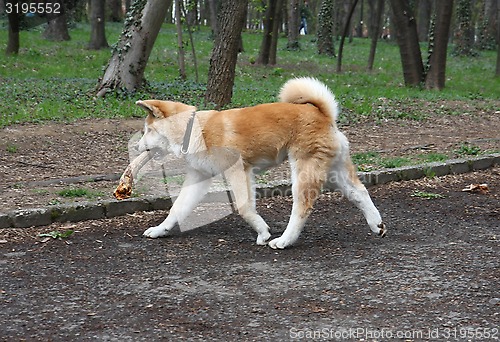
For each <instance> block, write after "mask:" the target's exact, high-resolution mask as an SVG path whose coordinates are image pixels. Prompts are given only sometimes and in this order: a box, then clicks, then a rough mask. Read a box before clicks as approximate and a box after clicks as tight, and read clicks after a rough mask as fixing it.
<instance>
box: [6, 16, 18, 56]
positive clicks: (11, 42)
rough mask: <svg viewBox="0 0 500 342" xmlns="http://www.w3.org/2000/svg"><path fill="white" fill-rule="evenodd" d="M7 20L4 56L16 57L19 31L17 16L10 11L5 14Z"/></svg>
mask: <svg viewBox="0 0 500 342" xmlns="http://www.w3.org/2000/svg"><path fill="white" fill-rule="evenodd" d="M7 16H8V19H9V38H8V41H7V49H6V50H5V54H6V55H17V54H18V53H19V29H20V20H19V15H18V14H17V13H16V12H15V11H12V12H10V13H9V14H7Z"/></svg>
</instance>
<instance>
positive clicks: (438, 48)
mask: <svg viewBox="0 0 500 342" xmlns="http://www.w3.org/2000/svg"><path fill="white" fill-rule="evenodd" d="M452 14H453V0H439V1H436V22H435V25H434V32H433V35H434V46H433V47H432V48H431V49H429V50H430V51H429V53H430V57H429V63H428V64H429V70H427V74H426V76H425V87H426V88H427V89H438V90H441V89H443V88H444V84H445V70H446V53H447V51H448V37H449V34H450V23H451V16H452Z"/></svg>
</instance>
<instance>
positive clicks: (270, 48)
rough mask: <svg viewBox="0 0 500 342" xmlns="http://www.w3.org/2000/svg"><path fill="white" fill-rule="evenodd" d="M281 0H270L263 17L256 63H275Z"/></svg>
mask: <svg viewBox="0 0 500 342" xmlns="http://www.w3.org/2000/svg"><path fill="white" fill-rule="evenodd" d="M282 5H283V2H282V0H270V1H268V3H267V9H266V13H265V17H264V34H263V37H262V43H261V45H260V50H259V57H258V58H257V64H262V65H268V64H276V48H277V42H278V29H279V24H280V19H281V18H280V17H281V9H282Z"/></svg>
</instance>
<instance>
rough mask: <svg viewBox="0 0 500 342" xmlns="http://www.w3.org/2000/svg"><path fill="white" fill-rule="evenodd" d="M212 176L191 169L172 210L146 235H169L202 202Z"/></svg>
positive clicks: (152, 236)
mask: <svg viewBox="0 0 500 342" xmlns="http://www.w3.org/2000/svg"><path fill="white" fill-rule="evenodd" d="M211 182H212V178H211V177H210V176H207V175H206V174H203V173H201V172H199V171H197V170H194V169H189V170H188V172H187V174H186V179H185V181H184V183H183V185H182V188H181V191H180V193H179V196H178V197H177V199H176V200H175V202H174V204H173V205H172V208H171V209H170V212H169V214H168V216H167V218H166V219H165V221H163V222H162V223H160V225H158V226H156V227H151V228H149V229H148V230H146V231H145V232H144V234H143V235H144V236H146V237H149V238H157V237H162V236H166V235H168V232H169V231H170V230H171V229H172V228H173V227H174V226H175V225H176V224H177V223H179V224H180V223H182V221H183V220H184V219H185V218H186V217H187V216H188V215H189V214H190V213H191V212H192V211H193V209H194V208H195V207H196V206H197V205H198V204H199V203H200V201H201V200H202V199H203V197H204V196H205V194H206V193H207V191H208V188H209V187H210V184H211Z"/></svg>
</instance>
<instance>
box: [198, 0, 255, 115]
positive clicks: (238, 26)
mask: <svg viewBox="0 0 500 342" xmlns="http://www.w3.org/2000/svg"><path fill="white" fill-rule="evenodd" d="M247 5H248V0H220V8H219V12H218V15H217V17H218V21H217V32H218V34H217V36H216V39H215V43H214V47H213V50H212V56H211V58H210V68H209V70H208V82H207V92H206V95H205V103H213V104H215V105H216V106H217V108H221V107H222V106H224V105H227V104H229V103H230V102H231V97H232V95H233V85H234V76H235V71H236V61H237V59H238V51H239V48H240V40H241V31H242V29H243V25H244V23H245V12H246V8H247Z"/></svg>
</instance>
